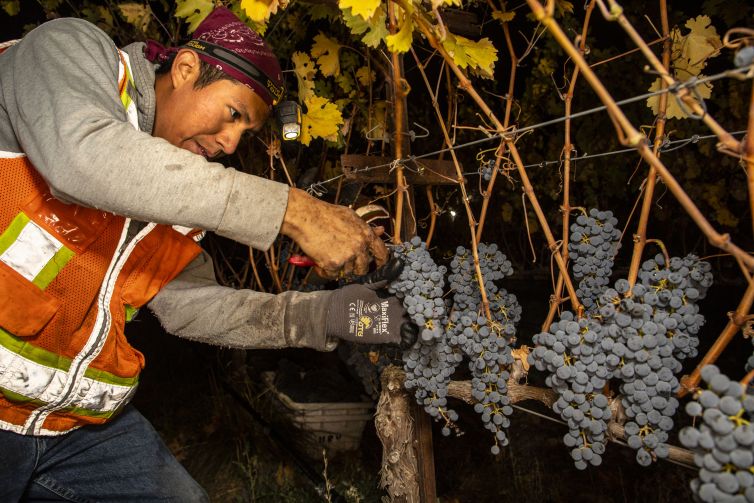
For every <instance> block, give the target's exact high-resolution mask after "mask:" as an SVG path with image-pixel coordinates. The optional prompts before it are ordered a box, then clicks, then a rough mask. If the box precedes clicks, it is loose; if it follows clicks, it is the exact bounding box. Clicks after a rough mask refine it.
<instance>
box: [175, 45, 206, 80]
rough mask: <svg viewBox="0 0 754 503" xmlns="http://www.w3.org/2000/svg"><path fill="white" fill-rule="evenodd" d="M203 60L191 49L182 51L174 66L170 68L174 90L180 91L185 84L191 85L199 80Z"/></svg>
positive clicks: (177, 56) (176, 57) (177, 55)
mask: <svg viewBox="0 0 754 503" xmlns="http://www.w3.org/2000/svg"><path fill="white" fill-rule="evenodd" d="M200 67H201V60H200V59H199V55H198V54H197V53H196V52H194V51H192V50H191V49H181V50H179V51H178V53H177V54H176V55H175V59H174V60H173V66H172V67H171V68H170V78H171V82H172V84H173V88H175V89H178V88H179V87H182V86H183V85H185V84H187V83H188V84H191V85H192V86H193V84H194V82H196V80H197V79H198V78H199V69H200Z"/></svg>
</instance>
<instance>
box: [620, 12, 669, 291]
mask: <svg viewBox="0 0 754 503" xmlns="http://www.w3.org/2000/svg"><path fill="white" fill-rule="evenodd" d="M660 20H661V23H662V36H663V37H664V39H665V41H664V42H663V44H662V68H663V72H665V73H667V72H669V71H670V53H671V49H672V47H673V41H672V40H671V39H670V25H669V23H668V4H667V0H660ZM660 85H661V89H662V90H665V89H667V86H668V83H667V82H666V81H665V80H664V79H660ZM667 108H668V93H662V94H661V95H660V96H659V103H658V109H657V121H656V124H655V138H654V145H653V147H652V151H653V152H654V154H655V155H656V156H657V157H659V156H660V147H661V146H662V143H663V140H664V139H665V122H666V120H667V119H666V117H665V112H666V111H667ZM656 185H657V169H656V168H655V167H654V166H652V165H650V166H649V173H648V174H647V178H646V181H645V183H644V200H643V201H642V205H641V214H640V216H639V224H638V226H637V228H636V234H634V249H633V253H632V254H631V265H630V266H629V268H628V278H627V279H628V284H629V290H628V293H630V292H631V289H633V287H634V284H636V278H637V276H638V275H639V265H640V264H641V257H642V255H643V253H644V246H645V245H646V243H647V223H648V222H649V213H650V211H651V210H652V200H653V198H654V192H655V186H656ZM662 248H663V252H664V253H665V257H666V260H665V264H666V265H667V264H668V263H669V260H667V256H668V254H667V251H665V247H664V246H663V247H662Z"/></svg>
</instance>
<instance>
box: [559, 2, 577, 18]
mask: <svg viewBox="0 0 754 503" xmlns="http://www.w3.org/2000/svg"><path fill="white" fill-rule="evenodd" d="M555 11H556V12H555V15H556V16H557V17H563V16H564V15H566V14H573V3H571V2H568V1H567V0H555Z"/></svg>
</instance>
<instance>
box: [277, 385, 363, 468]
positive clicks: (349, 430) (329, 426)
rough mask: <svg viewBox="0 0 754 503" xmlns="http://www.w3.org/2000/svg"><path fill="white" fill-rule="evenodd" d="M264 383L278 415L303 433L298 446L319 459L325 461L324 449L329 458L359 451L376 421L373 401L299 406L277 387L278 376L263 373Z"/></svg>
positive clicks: (319, 403) (318, 403)
mask: <svg viewBox="0 0 754 503" xmlns="http://www.w3.org/2000/svg"><path fill="white" fill-rule="evenodd" d="M262 381H263V383H264V386H265V388H266V389H267V391H268V393H266V395H267V397H268V400H269V402H270V405H271V406H272V407H273V408H274V409H276V410H275V412H276V413H277V414H276V415H279V416H284V417H285V418H286V419H288V420H289V421H290V423H291V426H292V427H293V428H294V429H295V430H298V431H299V432H300V433H301V436H302V437H303V438H302V439H301V440H302V441H299V442H297V443H298V444H299V446H300V447H301V448H302V450H303V451H304V452H305V453H306V454H307V455H308V456H310V457H312V458H315V459H320V458H321V457H322V449H323V448H324V449H325V450H326V451H327V455H328V456H332V455H334V454H337V453H339V452H345V451H353V450H356V449H357V448H358V447H359V444H360V443H361V435H362V433H363V432H364V426H365V425H366V424H367V421H371V420H372V419H373V418H374V414H373V412H372V409H373V407H374V404H373V403H372V402H371V401H362V402H312V403H299V402H294V401H293V400H291V398H290V397H289V396H288V395H286V394H285V393H283V392H281V391H280V390H278V389H277V388H276V387H275V372H262ZM294 433H295V432H294Z"/></svg>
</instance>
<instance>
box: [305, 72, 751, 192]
mask: <svg viewBox="0 0 754 503" xmlns="http://www.w3.org/2000/svg"><path fill="white" fill-rule="evenodd" d="M751 70H754V65H749V66H745V67H741V68H735V69H732V70H725V71H723V72H720V73H717V74H715V75H710V76H709V77H704V78H701V79H699V78H696V77H692V78H690V79H689V80H687V81H685V82H680V83H678V84H676V85H675V86H670V87H668V88H666V89H660V90H657V91H653V92H650V93H644V94H640V95H636V96H633V97H631V98H626V99H624V100H622V101H617V102H616V105H625V104H628V103H635V102H637V101H642V100H645V99H647V98H651V97H653V96H659V95H660V94H665V93H671V92H672V93H675V92H677V91H678V90H680V89H685V88H695V87H696V86H697V85H699V84H704V83H707V82H712V81H715V80H720V79H722V78H726V77H735V78H751V77H752V76H751V75H749V72H750V71H751ZM606 109H607V107H606V106H604V105H602V106H598V107H594V108H590V109H587V110H583V111H581V112H576V113H574V114H571V115H565V116H563V117H558V118H556V119H551V120H548V121H544V122H539V123H537V124H532V125H531V126H525V127H523V128H520V129H513V130H511V131H508V132H505V133H498V134H494V135H489V136H487V137H486V138H480V139H478V140H472V141H469V142H466V143H461V144H459V145H454V146H452V147H447V148H444V149H440V150H435V151H433V152H427V153H425V154H420V155H411V156H409V157H406V158H401V159H395V160H393V161H391V162H389V163H383V164H378V165H375V166H367V167H365V168H361V169H355V170H353V171H352V172H351V174H356V173H365V172H368V171H372V170H375V169H380V168H386V167H388V166H393V165H395V164H396V163H400V164H403V165H404V166H405V163H406V162H409V161H413V160H416V159H423V158H427V157H434V156H438V155H440V154H442V153H446V152H450V151H451V150H460V149H462V148H466V147H472V146H474V145H480V144H482V143H487V142H489V141H493V140H500V139H503V138H505V137H506V136H510V135H512V134H516V135H520V134H521V133H525V132H527V131H534V130H536V129H540V128H543V127H546V126H552V125H554V124H558V123H560V122H564V121H566V120H568V119H576V118H579V117H585V116H587V115H592V114H595V113H597V112H602V111H604V110H606ZM692 138H693V137H692ZM679 148H680V147H679ZM632 150H635V149H634V148H629V149H625V150H624V151H625V152H628V151H632ZM616 153H620V152H616ZM595 155H597V154H595ZM606 155H607V154H606ZM538 165H539V164H533V165H529V166H538ZM344 176H345V175H344V174H342V173H341V174H340V175H336V176H334V177H332V178H328V179H327V180H322V181H320V182H315V183H313V184H311V185H309V186H308V187H307V188H306V189H305V190H306V191H307V192H309V193H311V194H315V195H316V196H322V195H323V194H326V193H327V188H326V187H325V185H327V184H329V183H332V182H334V181H336V180H339V179H340V178H343V177H344Z"/></svg>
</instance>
